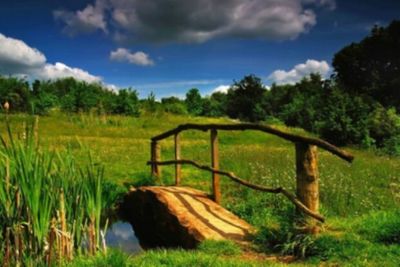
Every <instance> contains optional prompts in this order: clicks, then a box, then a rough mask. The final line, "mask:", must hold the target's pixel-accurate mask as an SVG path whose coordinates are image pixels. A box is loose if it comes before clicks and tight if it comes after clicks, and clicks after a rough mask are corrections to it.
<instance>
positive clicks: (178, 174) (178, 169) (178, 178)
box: [175, 133, 181, 186]
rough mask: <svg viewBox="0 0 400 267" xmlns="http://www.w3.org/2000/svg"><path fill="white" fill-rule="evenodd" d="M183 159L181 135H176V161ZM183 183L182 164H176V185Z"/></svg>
mask: <svg viewBox="0 0 400 267" xmlns="http://www.w3.org/2000/svg"><path fill="white" fill-rule="evenodd" d="M180 159H181V144H180V138H179V134H178V133H177V134H175V160H180ZM180 183H181V164H178V163H176V164H175V185H176V186H179V184H180Z"/></svg>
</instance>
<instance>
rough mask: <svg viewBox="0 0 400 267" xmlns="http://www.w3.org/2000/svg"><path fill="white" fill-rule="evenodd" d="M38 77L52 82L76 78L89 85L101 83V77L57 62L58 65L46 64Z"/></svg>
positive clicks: (39, 71) (37, 74)
mask: <svg viewBox="0 0 400 267" xmlns="http://www.w3.org/2000/svg"><path fill="white" fill-rule="evenodd" d="M36 76H37V77H38V78H40V79H50V80H55V79H60V78H66V77H74V78H75V79H77V80H81V81H85V82H88V83H93V82H100V81H101V77H99V76H94V75H92V74H90V73H89V72H87V71H85V70H82V69H79V68H71V67H69V66H67V65H65V64H63V63H61V62H56V64H45V65H44V66H43V67H41V68H40V69H39V70H38V72H37V73H36Z"/></svg>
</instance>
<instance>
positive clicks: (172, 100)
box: [161, 96, 188, 115]
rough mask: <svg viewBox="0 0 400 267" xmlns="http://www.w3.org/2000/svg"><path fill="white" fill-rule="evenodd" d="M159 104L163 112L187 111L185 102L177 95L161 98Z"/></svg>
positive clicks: (185, 112)
mask: <svg viewBox="0 0 400 267" xmlns="http://www.w3.org/2000/svg"><path fill="white" fill-rule="evenodd" d="M161 104H162V106H163V108H164V111H165V112H168V113H172V114H177V115H185V114H187V113H188V111H187V109H186V105H185V102H184V101H182V100H180V99H179V98H177V97H174V96H171V97H166V98H162V99H161Z"/></svg>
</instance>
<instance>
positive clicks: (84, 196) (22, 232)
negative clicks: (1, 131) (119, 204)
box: [0, 124, 105, 266]
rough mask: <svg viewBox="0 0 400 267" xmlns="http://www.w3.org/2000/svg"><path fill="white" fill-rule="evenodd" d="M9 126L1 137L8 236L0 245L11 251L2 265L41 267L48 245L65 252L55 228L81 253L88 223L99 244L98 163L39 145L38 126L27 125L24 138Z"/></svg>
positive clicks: (1, 202)
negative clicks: (79, 160)
mask: <svg viewBox="0 0 400 267" xmlns="http://www.w3.org/2000/svg"><path fill="white" fill-rule="evenodd" d="M6 126H7V132H8V135H7V137H2V138H1V146H0V175H1V177H5V182H3V183H0V232H1V233H2V238H4V239H3V240H2V242H1V246H0V247H1V251H6V250H10V251H11V256H10V257H8V259H7V262H3V264H5V265H7V264H11V265H14V264H15V265H20V264H21V262H22V263H23V264H24V265H27V266H37V264H39V263H40V262H42V259H43V258H44V256H45V255H46V254H47V253H48V252H47V251H48V250H49V249H50V250H52V251H54V253H60V255H61V256H63V255H65V252H61V250H63V251H64V248H62V249H61V248H60V245H56V243H54V242H55V240H54V238H55V237H54V238H52V237H51V236H52V235H53V233H54V234H55V231H62V232H63V235H67V234H68V235H69V236H70V238H69V239H68V240H69V241H68V242H67V243H64V245H65V246H68V247H70V246H71V247H72V246H73V247H75V248H76V249H77V250H78V251H82V248H83V246H82V244H83V243H82V242H83V239H84V238H86V239H87V237H86V233H87V229H88V227H90V228H91V230H92V231H93V235H94V236H95V240H93V241H94V242H95V244H92V245H93V246H96V247H98V248H99V247H100V230H101V226H100V218H101V212H102V210H103V209H104V207H105V203H104V202H103V200H102V198H103V191H102V181H103V169H102V168H101V167H95V166H94V165H93V163H92V161H91V159H90V157H89V164H87V165H83V166H84V167H82V168H81V167H79V166H78V165H77V163H76V161H75V160H74V159H73V157H72V155H71V154H69V153H62V154H59V153H56V152H53V151H50V150H47V149H46V148H43V147H39V146H38V140H36V136H37V133H35V131H37V130H36V129H35V128H34V127H27V128H26V132H25V133H24V135H23V137H22V139H21V140H20V139H15V137H14V136H13V134H12V131H11V128H10V126H9V125H8V124H7V125H6ZM11 237H13V238H11ZM50 240H53V241H50ZM5 241H6V242H5ZM49 242H50V243H51V247H50V248H48V245H49ZM22 247H24V249H23V250H22ZM17 249H18V250H17ZM72 253H73V252H72ZM66 257H69V256H66ZM52 260H53V261H55V258H53V259H52Z"/></svg>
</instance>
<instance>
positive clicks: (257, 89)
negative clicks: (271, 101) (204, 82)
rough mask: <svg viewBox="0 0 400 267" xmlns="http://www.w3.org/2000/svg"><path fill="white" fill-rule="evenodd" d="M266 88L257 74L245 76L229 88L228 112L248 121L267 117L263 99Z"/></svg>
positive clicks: (231, 115) (232, 115)
mask: <svg viewBox="0 0 400 267" xmlns="http://www.w3.org/2000/svg"><path fill="white" fill-rule="evenodd" d="M265 91H266V89H265V87H264V85H263V84H262V82H261V79H260V78H258V77H256V76H255V75H248V76H245V77H244V78H243V79H242V80H240V81H239V82H236V81H235V82H234V84H233V85H232V86H231V88H229V90H228V95H227V114H228V115H229V117H231V118H238V119H242V120H247V121H252V122H256V121H260V120H263V119H265V115H266V114H265V110H264V108H263V99H264V93H265Z"/></svg>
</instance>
